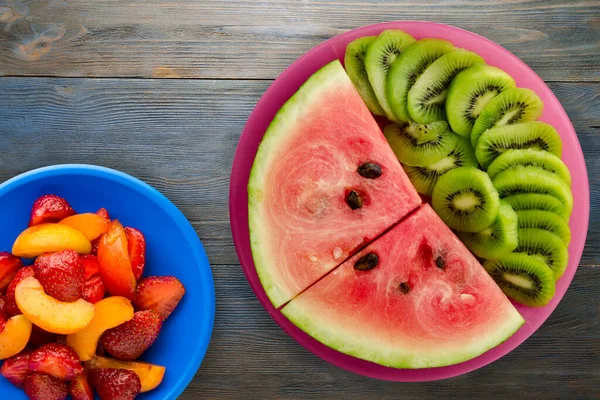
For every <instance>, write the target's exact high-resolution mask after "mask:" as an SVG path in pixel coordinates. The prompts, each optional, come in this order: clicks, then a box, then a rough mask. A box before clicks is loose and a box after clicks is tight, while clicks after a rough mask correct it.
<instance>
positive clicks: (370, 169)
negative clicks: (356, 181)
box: [357, 162, 382, 179]
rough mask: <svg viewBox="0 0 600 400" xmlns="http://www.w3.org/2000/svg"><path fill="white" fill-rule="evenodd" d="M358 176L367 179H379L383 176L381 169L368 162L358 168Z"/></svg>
mask: <svg viewBox="0 0 600 400" xmlns="http://www.w3.org/2000/svg"><path fill="white" fill-rule="evenodd" d="M357 171H358V174H359V175H360V176H362V177H364V178H367V179H377V178H379V177H380V176H381V173H382V171H381V167H380V166H379V165H378V164H375V163H373V162H367V163H364V164H362V165H361V166H360V167H358V170H357Z"/></svg>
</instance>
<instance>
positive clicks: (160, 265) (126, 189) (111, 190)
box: [0, 165, 215, 400]
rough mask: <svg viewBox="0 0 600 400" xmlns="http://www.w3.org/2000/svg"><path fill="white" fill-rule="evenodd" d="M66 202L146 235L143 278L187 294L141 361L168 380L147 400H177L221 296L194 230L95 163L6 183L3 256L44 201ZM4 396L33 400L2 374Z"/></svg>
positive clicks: (143, 190) (142, 187) (144, 189)
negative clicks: (170, 281) (174, 281)
mask: <svg viewBox="0 0 600 400" xmlns="http://www.w3.org/2000/svg"><path fill="white" fill-rule="evenodd" d="M48 193H52V194H56V195H58V196H62V197H64V198H65V199H67V201H69V203H70V204H71V205H72V206H73V208H74V209H75V210H76V211H77V212H95V211H97V210H98V209H99V208H101V207H105V208H106V209H107V210H108V211H109V213H110V215H111V218H113V219H118V220H120V221H121V222H122V223H123V225H125V226H132V227H134V228H137V229H140V230H141V231H142V232H143V233H144V235H145V237H146V242H147V253H146V257H147V259H146V260H147V261H146V269H145V271H144V276H151V275H174V276H176V277H177V278H179V280H181V282H182V283H183V284H184V286H185V288H186V294H185V296H184V297H183V299H182V300H181V302H180V303H179V306H178V307H177V309H176V310H175V312H173V314H171V316H170V317H169V318H168V319H167V320H166V321H165V323H164V325H163V328H162V331H161V333H160V336H159V338H158V340H157V341H156V343H154V345H153V346H152V347H151V348H150V349H149V350H148V351H147V352H146V353H145V354H144V356H143V357H142V360H144V361H148V362H152V363H154V364H159V365H163V366H165V367H166V368H167V370H166V373H165V377H164V380H163V382H162V383H161V385H160V386H159V387H157V388H156V389H154V390H153V391H150V392H148V393H143V394H141V395H140V396H139V397H138V398H139V399H141V400H149V399H157V400H158V399H160V400H163V399H176V398H177V397H178V396H179V395H180V394H181V392H183V390H184V389H185V388H186V387H187V385H188V384H189V382H190V381H191V380H192V378H193V377H194V375H195V373H196V371H197V370H198V368H199V367H200V363H201V362H202V359H203V358H204V355H205V353H206V349H207V347H208V343H209V341H210V336H211V334H212V328H213V322H214V315H215V293H214V285H213V279H212V273H211V270H210V265H209V263H208V259H207V257H206V253H205V252H204V249H203V247H202V244H201V243H200V240H199V239H198V236H197V235H196V232H195V231H194V229H193V228H192V226H191V225H190V223H189V222H188V221H187V220H186V218H185V217H184V216H183V214H182V213H181V212H180V211H179V210H178V209H177V208H176V207H175V206H174V205H173V203H171V202H170V201H169V200H168V199H167V198H166V197H164V196H163V195H162V194H160V193H159V192H158V191H156V190H155V189H153V188H152V187H150V186H148V185H147V184H145V183H143V182H142V181H140V180H138V179H135V178H133V177H131V176H129V175H127V174H124V173H122V172H118V171H115V170H112V169H108V168H103V167H96V166H90V165H57V166H52V167H46V168H41V169H36V170H33V171H30V172H27V173H24V174H22V175H19V176H17V177H15V178H13V179H10V180H8V181H6V182H5V183H3V184H2V185H0V210H2V215H1V219H2V229H0V250H7V251H10V249H11V248H12V244H13V242H14V240H15V238H16V237H17V235H18V234H19V233H20V232H21V231H23V230H24V229H25V228H26V227H27V222H28V221H29V213H30V211H31V205H32V204H33V202H34V201H35V199H36V198H38V197H39V196H41V195H44V194H48ZM0 393H1V395H0V397H1V398H3V399H24V400H25V399H27V397H26V396H25V394H24V392H23V391H22V390H21V389H18V388H16V387H14V386H13V385H12V384H11V383H10V382H8V381H7V380H5V379H4V378H3V377H1V376H0Z"/></svg>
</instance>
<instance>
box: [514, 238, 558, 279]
mask: <svg viewBox="0 0 600 400" xmlns="http://www.w3.org/2000/svg"><path fill="white" fill-rule="evenodd" d="M518 235H519V245H518V246H517V248H516V249H515V251H514V252H515V253H524V254H527V255H529V256H531V257H535V258H537V259H538V260H540V261H543V262H544V263H545V264H546V265H547V266H549V267H550V269H551V270H552V272H554V280H555V281H557V280H559V279H560V277H561V276H562V275H563V273H564V272H565V270H566V269H567V264H568V263H569V252H568V250H567V246H566V245H565V244H564V243H563V241H562V240H560V238H559V237H558V236H556V235H555V234H553V233H550V232H548V231H546V230H543V229H521V228H520V229H519V231H518Z"/></svg>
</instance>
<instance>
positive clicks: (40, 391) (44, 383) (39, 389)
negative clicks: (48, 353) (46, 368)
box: [23, 372, 68, 400]
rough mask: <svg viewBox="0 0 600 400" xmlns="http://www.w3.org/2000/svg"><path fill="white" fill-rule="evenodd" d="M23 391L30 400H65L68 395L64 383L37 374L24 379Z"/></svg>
mask: <svg viewBox="0 0 600 400" xmlns="http://www.w3.org/2000/svg"><path fill="white" fill-rule="evenodd" d="M23 390H24V391H25V394H26V395H27V397H29V399H30V400H65V399H66V398H67V394H68V393H67V383H66V382H63V381H61V380H60V379H56V378H55V377H53V376H50V375H46V374H40V373H37V372H36V373H33V374H31V375H28V376H27V377H26V378H25V380H24V381H23Z"/></svg>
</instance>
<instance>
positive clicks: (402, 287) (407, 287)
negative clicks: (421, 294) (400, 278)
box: [398, 282, 410, 294]
mask: <svg viewBox="0 0 600 400" xmlns="http://www.w3.org/2000/svg"><path fill="white" fill-rule="evenodd" d="M398 288H399V289H400V291H401V292H402V293H404V294H407V293H408V292H410V285H409V284H408V282H402V283H401V284H400V286H399V287H398Z"/></svg>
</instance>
